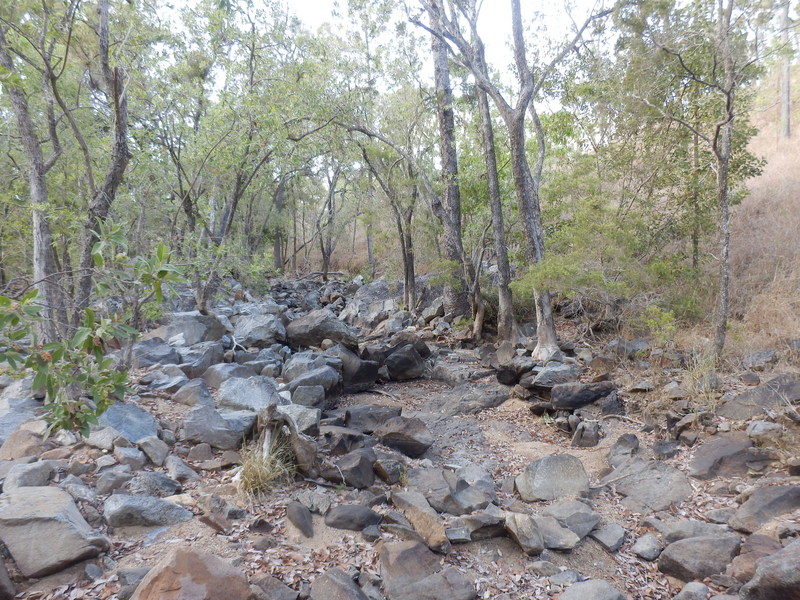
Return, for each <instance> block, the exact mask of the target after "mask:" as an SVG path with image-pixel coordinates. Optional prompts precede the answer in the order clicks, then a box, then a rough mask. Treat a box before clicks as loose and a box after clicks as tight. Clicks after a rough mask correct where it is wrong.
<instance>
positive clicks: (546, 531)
mask: <svg viewBox="0 0 800 600" xmlns="http://www.w3.org/2000/svg"><path fill="white" fill-rule="evenodd" d="M534 521H535V522H536V528H537V529H538V530H539V533H541V535H542V543H543V544H544V547H545V548H547V549H549V550H562V551H569V550H572V549H573V548H574V547H575V546H577V545H578V542H580V541H581V538H579V537H578V536H577V535H575V533H573V532H572V531H570V530H569V529H567V528H566V527H562V526H561V524H560V523H559V522H558V521H557V520H556V519H554V518H553V517H536V518H534Z"/></svg>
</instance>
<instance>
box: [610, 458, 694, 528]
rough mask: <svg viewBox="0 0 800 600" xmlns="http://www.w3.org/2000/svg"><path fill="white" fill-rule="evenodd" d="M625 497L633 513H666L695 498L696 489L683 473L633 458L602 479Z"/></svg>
mask: <svg viewBox="0 0 800 600" xmlns="http://www.w3.org/2000/svg"><path fill="white" fill-rule="evenodd" d="M601 483H602V484H603V485H607V486H610V487H613V488H614V489H615V490H616V491H617V493H619V494H622V495H623V496H625V498H623V500H622V504H623V505H624V506H625V507H626V508H628V509H629V510H631V511H633V512H638V513H640V514H648V513H652V512H657V511H659V510H666V509H667V508H669V507H670V506H674V505H676V504H680V503H681V502H683V501H684V500H686V499H687V498H688V497H689V496H691V494H692V492H693V489H692V486H691V484H690V483H689V479H688V478H687V477H686V475H684V474H683V472H682V471H680V470H678V469H676V468H675V467H672V466H670V465H668V464H666V463H663V462H661V461H657V460H642V459H640V458H636V457H634V458H632V459H630V460H629V461H627V462H625V463H623V464H621V465H620V466H619V467H618V468H617V469H615V470H614V471H612V472H611V473H610V474H608V475H607V476H606V477H605V478H603V479H602V480H601Z"/></svg>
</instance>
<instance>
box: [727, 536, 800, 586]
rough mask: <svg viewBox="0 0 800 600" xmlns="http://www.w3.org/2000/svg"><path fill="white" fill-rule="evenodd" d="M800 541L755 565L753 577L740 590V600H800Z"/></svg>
mask: <svg viewBox="0 0 800 600" xmlns="http://www.w3.org/2000/svg"><path fill="white" fill-rule="evenodd" d="M798 565H800V540H795V541H793V542H792V543H790V544H789V545H787V546H786V547H784V548H782V549H781V550H779V551H778V552H776V553H775V554H773V555H771V556H767V557H765V558H762V559H760V560H759V561H758V562H757V563H756V574H755V576H754V577H753V578H752V579H751V580H750V581H749V582H748V583H747V584H745V586H744V587H743V588H742V589H741V590H740V594H739V596H740V598H741V600H799V599H800V569H798Z"/></svg>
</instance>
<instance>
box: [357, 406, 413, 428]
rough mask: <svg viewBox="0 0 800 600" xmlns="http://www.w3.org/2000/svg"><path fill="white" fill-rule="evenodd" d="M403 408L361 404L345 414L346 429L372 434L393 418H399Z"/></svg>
mask: <svg viewBox="0 0 800 600" xmlns="http://www.w3.org/2000/svg"><path fill="white" fill-rule="evenodd" d="M401 410H402V408H401V407H399V406H377V405H374V404H361V405H357V406H351V407H349V408H348V409H347V410H346V411H345V414H344V424H345V427H349V428H351V429H357V430H359V431H361V432H363V433H372V432H373V431H375V430H376V429H378V428H379V427H380V426H381V425H383V424H384V423H385V422H386V421H388V420H389V419H391V418H393V417H399V416H400V412H401Z"/></svg>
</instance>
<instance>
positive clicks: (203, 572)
mask: <svg viewBox="0 0 800 600" xmlns="http://www.w3.org/2000/svg"><path fill="white" fill-rule="evenodd" d="M250 598H251V592H250V585H249V584H248V583H247V577H246V576H245V574H244V573H242V572H241V571H240V570H239V569H237V568H235V567H233V566H232V565H230V564H229V563H227V562H225V561H224V560H222V559H221V558H218V557H216V556H214V555H212V554H208V553H206V552H200V551H199V550H192V549H186V548H175V549H173V550H171V551H170V552H169V554H167V556H165V557H164V558H163V559H162V560H161V561H160V562H159V563H158V564H157V565H156V566H155V567H153V568H152V569H151V570H150V571H149V572H148V573H147V575H146V576H145V577H144V579H143V580H142V582H141V583H140V584H139V586H138V587H137V588H136V591H135V592H134V594H133V596H132V597H131V600H223V599H224V600H250Z"/></svg>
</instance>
